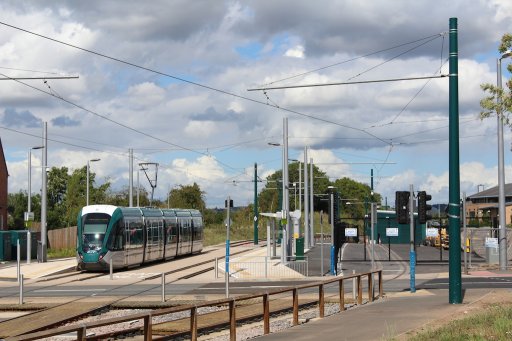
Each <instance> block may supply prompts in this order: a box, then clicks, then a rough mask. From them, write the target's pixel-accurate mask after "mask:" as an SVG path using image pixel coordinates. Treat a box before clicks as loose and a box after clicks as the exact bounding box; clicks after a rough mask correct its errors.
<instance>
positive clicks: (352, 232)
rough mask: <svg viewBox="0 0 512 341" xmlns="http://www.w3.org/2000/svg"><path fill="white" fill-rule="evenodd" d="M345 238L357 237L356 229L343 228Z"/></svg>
mask: <svg viewBox="0 0 512 341" xmlns="http://www.w3.org/2000/svg"><path fill="white" fill-rule="evenodd" d="M345 237H357V229H356V228H353V227H347V228H345Z"/></svg>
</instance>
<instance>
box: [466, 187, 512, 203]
mask: <svg viewBox="0 0 512 341" xmlns="http://www.w3.org/2000/svg"><path fill="white" fill-rule="evenodd" d="M505 196H506V197H509V196H512V183H510V184H505ZM497 197H498V186H495V187H491V188H489V189H486V190H485V191H481V192H478V193H475V194H472V195H470V196H469V197H468V199H479V198H497Z"/></svg>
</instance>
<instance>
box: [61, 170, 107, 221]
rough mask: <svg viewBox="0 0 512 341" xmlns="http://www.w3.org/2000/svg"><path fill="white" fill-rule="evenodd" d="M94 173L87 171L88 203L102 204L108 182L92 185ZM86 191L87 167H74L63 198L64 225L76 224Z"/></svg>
mask: <svg viewBox="0 0 512 341" xmlns="http://www.w3.org/2000/svg"><path fill="white" fill-rule="evenodd" d="M95 179H96V174H95V173H92V172H89V204H90V205H91V204H104V203H105V199H106V198H107V191H108V189H109V188H110V182H108V181H107V182H105V183H104V184H102V185H101V186H99V187H94V182H95ZM86 192H87V167H86V166H84V167H82V168H80V169H75V170H74V171H73V173H72V174H71V175H70V176H69V180H68V183H67V187H66V195H65V200H64V206H65V215H64V223H65V224H66V226H71V225H75V224H76V218H77V216H78V212H79V211H80V209H81V208H82V207H83V206H85V205H86V201H87V200H86V196H87V194H86Z"/></svg>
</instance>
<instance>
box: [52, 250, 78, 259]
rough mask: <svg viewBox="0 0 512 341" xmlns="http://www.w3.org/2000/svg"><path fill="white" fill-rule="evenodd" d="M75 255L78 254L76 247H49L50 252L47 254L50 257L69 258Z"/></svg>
mask: <svg viewBox="0 0 512 341" xmlns="http://www.w3.org/2000/svg"><path fill="white" fill-rule="evenodd" d="M75 256H76V249H75V248H69V249H48V254H47V257H48V259H54V258H69V257H75Z"/></svg>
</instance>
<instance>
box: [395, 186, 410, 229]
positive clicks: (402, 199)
mask: <svg viewBox="0 0 512 341" xmlns="http://www.w3.org/2000/svg"><path fill="white" fill-rule="evenodd" d="M409 197H410V193H409V192H407V191H396V193H395V211H396V219H397V221H398V223H399V224H407V222H408V221H409Z"/></svg>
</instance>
